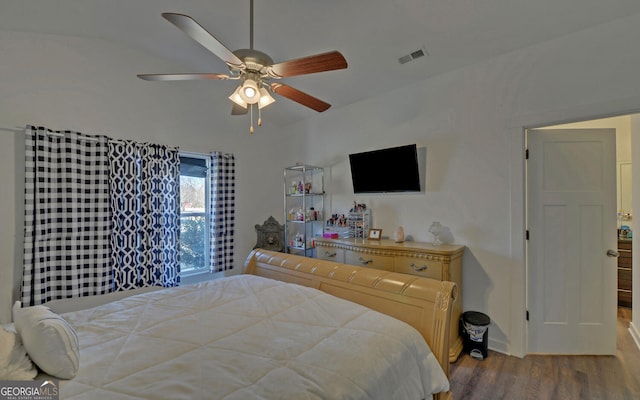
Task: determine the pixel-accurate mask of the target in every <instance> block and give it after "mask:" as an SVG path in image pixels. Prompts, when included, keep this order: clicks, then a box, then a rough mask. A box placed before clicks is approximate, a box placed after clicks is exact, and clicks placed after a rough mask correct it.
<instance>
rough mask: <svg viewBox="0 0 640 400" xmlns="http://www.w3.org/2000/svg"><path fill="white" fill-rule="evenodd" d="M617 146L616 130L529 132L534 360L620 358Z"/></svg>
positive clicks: (531, 344) (530, 340) (530, 345)
mask: <svg viewBox="0 0 640 400" xmlns="http://www.w3.org/2000/svg"><path fill="white" fill-rule="evenodd" d="M615 144H616V142H615V129H572V130H532V131H530V132H529V163H528V198H529V205H528V212H529V214H528V216H529V234H530V236H529V242H528V246H529V252H528V254H529V264H528V276H529V284H528V287H529V292H528V295H529V305H528V309H529V326H528V352H529V353H546V354H559V353H561V354H615V350H616V282H617V270H616V265H617V260H616V258H615V256H613V257H612V256H610V255H607V251H608V250H613V251H615V250H616V248H617V237H616V228H617V227H616V158H615V157H616V149H615Z"/></svg>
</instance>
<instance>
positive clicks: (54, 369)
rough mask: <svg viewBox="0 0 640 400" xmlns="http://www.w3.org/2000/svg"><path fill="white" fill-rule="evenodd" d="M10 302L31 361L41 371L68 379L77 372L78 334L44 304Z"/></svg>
mask: <svg viewBox="0 0 640 400" xmlns="http://www.w3.org/2000/svg"><path fill="white" fill-rule="evenodd" d="M21 306H22V304H21V303H20V302H19V301H16V303H15V304H14V305H13V322H14V323H15V327H16V331H17V332H18V334H19V335H20V337H21V339H22V343H23V344H24V347H25V348H26V349H27V353H28V354H29V357H31V360H33V362H34V363H35V364H36V365H37V366H38V367H39V368H40V369H41V370H43V371H44V372H46V373H47V374H49V375H51V376H55V377H57V378H60V379H71V378H73V377H74V376H75V375H76V373H77V372H78V366H79V364H80V362H79V358H80V357H79V356H80V350H79V346H78V336H77V335H76V332H75V331H74V330H73V328H72V327H71V325H69V323H68V322H67V321H65V320H64V319H63V318H62V317H61V316H59V315H58V314H55V313H54V312H52V311H51V310H49V308H47V307H45V306H33V307H25V308H21Z"/></svg>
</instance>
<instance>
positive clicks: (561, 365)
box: [451, 308, 640, 400]
mask: <svg viewBox="0 0 640 400" xmlns="http://www.w3.org/2000/svg"><path fill="white" fill-rule="evenodd" d="M630 320H631V310H630V309H628V308H619V309H618V327H617V328H618V349H617V352H616V355H615V356H540V355H529V356H527V357H525V358H524V359H521V358H517V357H511V356H507V355H504V354H501V353H497V352H494V351H489V355H488V357H487V358H486V359H485V360H483V361H478V360H475V359H473V358H471V357H470V356H469V355H468V354H464V353H463V354H462V355H461V356H460V358H458V361H456V363H455V364H452V365H451V391H452V392H453V399H454V400H496V399H516V400H521V399H530V400H533V399H535V400H557V399H562V400H565V399H566V400H572V399H579V400H601V399H602V400H609V399H612V400H613V399H615V400H618V399H620V400H636V399H640V350H638V348H637V347H636V345H635V343H634V341H633V339H632V338H631V334H630V333H629V331H628V328H629V321H630Z"/></svg>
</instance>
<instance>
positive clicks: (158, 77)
mask: <svg viewBox="0 0 640 400" xmlns="http://www.w3.org/2000/svg"><path fill="white" fill-rule="evenodd" d="M138 78H140V79H144V80H145V81H192V80H199V79H213V80H225V79H229V75H225V74H138Z"/></svg>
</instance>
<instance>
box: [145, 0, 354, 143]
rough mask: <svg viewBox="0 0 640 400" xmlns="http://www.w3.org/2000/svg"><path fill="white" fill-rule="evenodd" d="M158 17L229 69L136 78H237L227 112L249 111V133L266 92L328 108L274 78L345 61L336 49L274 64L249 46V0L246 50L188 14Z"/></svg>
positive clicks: (267, 97)
mask: <svg viewBox="0 0 640 400" xmlns="http://www.w3.org/2000/svg"><path fill="white" fill-rule="evenodd" d="M162 16H163V17H164V18H165V19H166V20H167V21H169V22H171V23H172V24H174V25H175V26H177V27H178V28H179V29H180V30H182V31H183V32H185V33H186V34H187V35H189V36H190V37H191V38H192V39H194V40H195V41H196V42H198V43H199V44H201V45H202V46H204V47H205V48H206V49H207V50H209V51H211V52H212V53H213V54H215V55H216V56H218V57H219V58H221V59H222V60H223V61H224V62H225V63H226V64H227V66H228V67H229V72H228V73H226V74H218V73H178V74H139V75H138V78H140V79H144V80H147V81H181V80H196V79H205V80H207V79H213V80H229V79H230V80H238V81H240V85H239V86H238V87H237V88H236V90H235V91H234V92H233V93H232V94H231V95H230V96H229V99H230V100H231V101H232V102H233V108H232V110H231V114H232V115H244V114H247V113H248V112H249V111H251V127H250V132H251V133H253V106H254V105H256V106H257V107H258V126H260V125H262V119H261V110H262V108H264V107H266V106H268V105H269V104H272V103H273V102H275V99H274V98H273V97H272V96H271V94H270V93H269V92H272V93H276V94H278V95H280V96H283V97H286V98H288V99H289V100H293V101H295V102H297V103H299V104H302V105H303V106H306V107H309V108H311V109H312V110H315V111H318V112H323V111H326V110H327V109H329V107H331V105H330V104H329V103H326V102H324V101H322V100H320V99H318V98H316V97H313V96H311V95H309V94H307V93H304V92H302V91H300V90H298V89H295V88H293V87H291V86H288V85H285V84H283V83H281V82H277V80H280V79H282V78H287V77H290V76H297V75H306V74H313V73H316V72H324V71H333V70H338V69H344V68H347V61H346V60H345V58H344V56H343V55H342V54H340V52H338V51H330V52H327V53H321V54H316V55H312V56H308V57H302V58H298V59H294V60H289V61H284V62H280V63H276V64H274V62H273V60H272V59H271V57H269V56H268V55H267V54H265V53H263V52H261V51H258V50H255V49H254V48H253V0H250V35H249V36H250V43H249V48H248V49H238V50H235V51H231V50H229V49H228V48H227V47H225V46H224V45H223V44H222V43H221V42H220V41H219V40H217V39H216V38H215V37H214V36H213V35H212V34H211V33H209V32H208V31H207V30H206V29H204V28H203V27H202V26H201V25H200V24H198V23H197V22H196V21H195V20H194V19H193V18H191V17H190V16H188V15H184V14H178V13H163V14H162Z"/></svg>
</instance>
